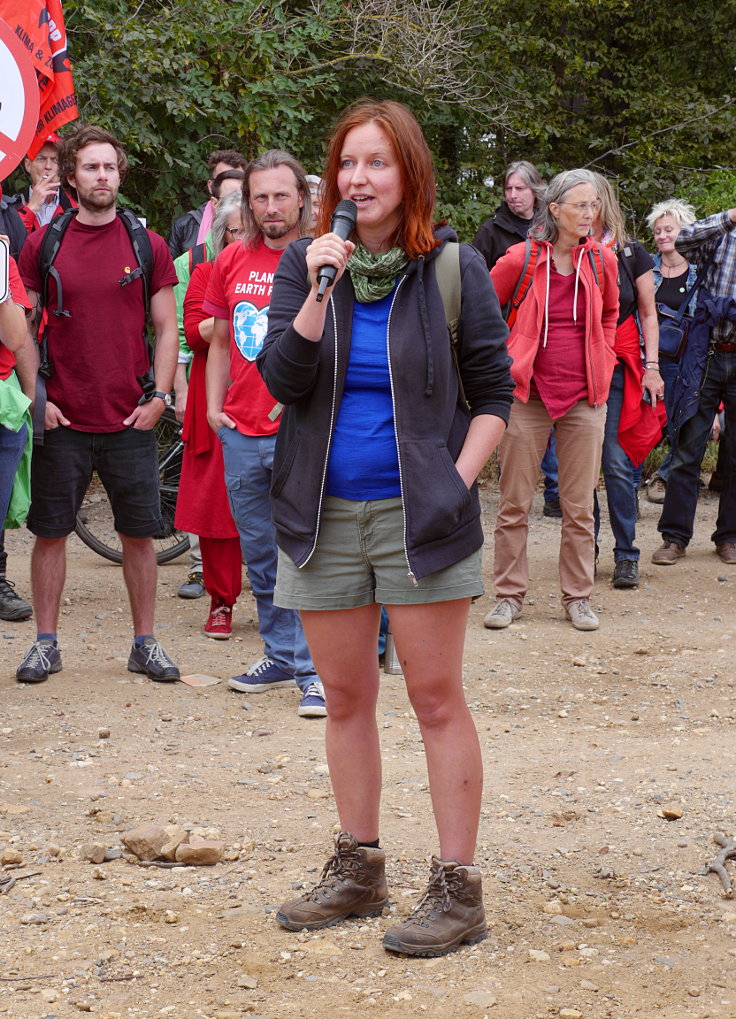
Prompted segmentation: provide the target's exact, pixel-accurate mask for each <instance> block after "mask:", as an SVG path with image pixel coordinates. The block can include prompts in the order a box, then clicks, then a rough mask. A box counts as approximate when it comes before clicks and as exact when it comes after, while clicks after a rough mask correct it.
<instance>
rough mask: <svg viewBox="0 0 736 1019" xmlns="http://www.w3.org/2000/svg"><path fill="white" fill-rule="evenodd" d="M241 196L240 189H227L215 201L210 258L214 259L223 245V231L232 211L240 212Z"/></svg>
mask: <svg viewBox="0 0 736 1019" xmlns="http://www.w3.org/2000/svg"><path fill="white" fill-rule="evenodd" d="M241 205H242V198H241V195H240V191H228V193H227V194H226V195H225V196H224V197H222V198H221V199H220V200H219V202H218V203H217V208H216V209H215V214H214V216H213V217H212V260H213V261H214V260H215V259H216V258H217V256H218V255H219V254H220V252H221V251H222V249H223V248H224V247H225V246H226V245H225V231H226V230H227V225H228V223H229V222H230V217H231V216H232V214H233V213H234V212H240V213H241V219H242V211H241Z"/></svg>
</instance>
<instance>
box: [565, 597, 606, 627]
mask: <svg viewBox="0 0 736 1019" xmlns="http://www.w3.org/2000/svg"><path fill="white" fill-rule="evenodd" d="M565 615H566V616H567V618H568V619H569V620H570V622H571V623H572V625H573V626H574V627H575V629H576V630H597V629H598V627H599V626H600V622H599V620H598V616H597V615H596V614H595V612H594V611H593V610H592V608H591V607H590V602H589V601H588V599H587V598H578V600H577V601H574V602H570V604H569V605H568V606H567V608H566V609H565Z"/></svg>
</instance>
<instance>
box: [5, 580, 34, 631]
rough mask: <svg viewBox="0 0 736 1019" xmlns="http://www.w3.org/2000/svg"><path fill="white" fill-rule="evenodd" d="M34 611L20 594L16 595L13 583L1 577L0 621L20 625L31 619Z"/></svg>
mask: <svg viewBox="0 0 736 1019" xmlns="http://www.w3.org/2000/svg"><path fill="white" fill-rule="evenodd" d="M32 612H33V609H32V608H31V606H30V605H29V604H28V602H27V601H25V600H24V599H23V598H21V596H20V595H19V594H16V593H15V587H14V585H13V582H12V581H10V580H8V578H7V577H0V619H4V620H6V622H8V623H20V622H22V621H23V620H24V619H30V618H31V614H32Z"/></svg>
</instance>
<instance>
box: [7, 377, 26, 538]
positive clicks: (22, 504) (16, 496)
mask: <svg viewBox="0 0 736 1019" xmlns="http://www.w3.org/2000/svg"><path fill="white" fill-rule="evenodd" d="M30 406H31V401H30V400H29V399H28V397H27V396H26V395H25V394H24V392H23V390H22V389H21V387H20V382H19V381H18V377H17V375H16V374H15V372H11V374H10V376H9V377H8V378H7V379H2V380H1V381H0V422H2V424H3V425H4V426H5V427H6V428H9V429H10V430H11V431H13V432H17V431H19V430H20V429H21V428H22V427H23V422H25V424H26V426H27V432H26V448H25V449H24V450H23V456H22V457H21V461H20V464H19V465H18V471H17V473H16V475H15V481H14V483H13V492H12V495H11V496H10V505H9V506H8V514H7V516H6V517H5V523H4V525H3V526H4V527H6V528H13V527H20V526H21V525H22V523H23V521H24V520H25V519H26V517H27V516H28V507H29V506H30V505H31V453H32V452H33V421H32V419H31V412H30V409H29V408H30Z"/></svg>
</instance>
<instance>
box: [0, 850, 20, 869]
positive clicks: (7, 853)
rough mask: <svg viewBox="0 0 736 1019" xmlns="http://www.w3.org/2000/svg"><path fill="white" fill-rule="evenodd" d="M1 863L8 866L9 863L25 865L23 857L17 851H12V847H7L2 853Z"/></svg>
mask: <svg viewBox="0 0 736 1019" xmlns="http://www.w3.org/2000/svg"><path fill="white" fill-rule="evenodd" d="M0 863H2V865H3V866H6V865H7V864H9V863H23V856H22V855H21V854H20V853H19V852H18V850H17V849H12V848H11V847H10V846H6V848H5V849H3V851H2V853H0Z"/></svg>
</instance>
